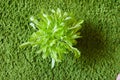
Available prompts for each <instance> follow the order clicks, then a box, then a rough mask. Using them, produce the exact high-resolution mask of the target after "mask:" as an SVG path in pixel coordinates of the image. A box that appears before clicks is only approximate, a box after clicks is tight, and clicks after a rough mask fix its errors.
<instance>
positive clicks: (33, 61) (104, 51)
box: [0, 0, 120, 80]
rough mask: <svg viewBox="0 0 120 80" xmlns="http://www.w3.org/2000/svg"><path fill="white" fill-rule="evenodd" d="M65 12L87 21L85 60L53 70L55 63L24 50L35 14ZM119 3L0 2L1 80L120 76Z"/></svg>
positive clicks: (82, 48) (70, 61)
mask: <svg viewBox="0 0 120 80" xmlns="http://www.w3.org/2000/svg"><path fill="white" fill-rule="evenodd" d="M58 7H59V8H61V9H62V10H63V11H68V12H73V13H74V14H75V16H76V18H79V19H83V20H85V22H84V24H83V28H82V30H81V32H82V33H81V35H82V36H83V38H81V39H79V40H78V44H77V48H78V49H79V50H80V51H81V57H80V58H79V59H77V60H75V59H74V58H73V57H72V56H73V55H67V56H66V59H65V60H64V61H63V62H62V63H59V64H57V65H56V66H55V68H54V69H51V60H49V59H46V60H43V59H42V57H41V55H38V56H34V54H35V53H34V50H31V47H28V48H25V49H19V45H20V44H21V43H23V42H26V41H27V39H28V38H29V36H30V35H31V34H32V32H34V30H33V28H32V27H31V26H29V23H30V20H29V17H30V16H31V15H33V16H34V15H36V14H38V13H39V12H40V10H41V9H46V10H48V9H51V8H53V9H56V8H58ZM119 21H120V0H0V80H115V78H116V76H117V74H118V73H120V22H119Z"/></svg>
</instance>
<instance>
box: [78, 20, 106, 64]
mask: <svg viewBox="0 0 120 80" xmlns="http://www.w3.org/2000/svg"><path fill="white" fill-rule="evenodd" d="M98 27H99V28H98ZM100 27H101V26H96V25H94V24H93V23H91V22H90V21H89V22H84V24H83V27H82V30H81V36H82V38H80V39H77V42H78V43H77V45H76V47H77V48H78V49H79V50H80V51H81V57H80V58H82V59H81V60H85V62H86V63H87V64H91V63H97V62H98V61H100V60H101V59H104V58H105V56H106V53H105V51H106V49H105V48H106V47H105V46H106V45H105V44H106V41H105V40H104V35H103V34H102V33H101V30H100Z"/></svg>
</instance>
